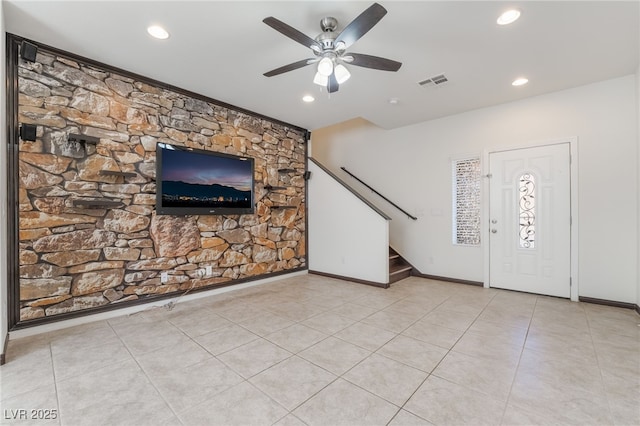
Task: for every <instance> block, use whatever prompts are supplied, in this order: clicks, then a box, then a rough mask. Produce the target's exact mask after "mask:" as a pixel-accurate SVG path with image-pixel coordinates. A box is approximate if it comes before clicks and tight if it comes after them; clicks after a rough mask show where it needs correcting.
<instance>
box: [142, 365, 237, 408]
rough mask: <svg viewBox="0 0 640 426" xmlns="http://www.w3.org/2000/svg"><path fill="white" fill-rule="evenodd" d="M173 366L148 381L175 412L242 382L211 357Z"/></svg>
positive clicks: (227, 368)
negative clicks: (194, 362) (189, 363)
mask: <svg viewBox="0 0 640 426" xmlns="http://www.w3.org/2000/svg"><path fill="white" fill-rule="evenodd" d="M181 367H182V366H180V365H176V366H175V367H174V368H170V369H166V370H165V371H164V373H163V374H154V375H152V376H151V377H150V378H151V382H152V383H153V384H154V386H155V387H156V389H158V391H159V392H160V394H161V395H162V397H163V398H164V399H165V401H167V403H168V404H169V406H170V407H171V408H172V409H173V411H174V412H175V413H180V412H183V411H185V410H187V409H189V408H191V407H193V406H195V405H197V404H199V403H201V402H203V401H206V400H207V399H209V398H211V397H213V396H214V395H217V394H219V393H221V392H224V391H225V390H227V389H229V388H231V387H233V386H235V385H237V384H238V383H241V382H243V381H244V379H243V378H242V377H240V376H239V375H238V374H236V373H235V372H233V371H232V370H231V369H230V368H229V367H227V366H225V365H224V364H223V363H221V362H220V361H218V360H217V359H215V358H213V357H211V358H209V359H207V360H205V361H202V362H199V363H197V364H192V365H189V366H186V367H182V368H181Z"/></svg>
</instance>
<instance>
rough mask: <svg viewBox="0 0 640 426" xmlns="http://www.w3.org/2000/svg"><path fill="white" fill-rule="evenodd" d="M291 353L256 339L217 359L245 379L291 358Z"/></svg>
mask: <svg viewBox="0 0 640 426" xmlns="http://www.w3.org/2000/svg"><path fill="white" fill-rule="evenodd" d="M291 355H292V354H291V352H289V351H286V350H284V349H282V348H281V347H279V346H276V345H274V344H273V343H271V342H269V341H267V340H264V339H258V340H254V341H253V342H250V343H247V344H246V345H243V346H240V347H238V348H236V349H234V350H231V351H229V352H225V353H223V354H222V355H219V356H218V359H219V360H220V361H222V362H224V363H225V364H226V365H228V366H229V367H231V368H232V369H233V370H234V371H235V372H236V373H238V374H240V375H241V376H242V377H244V378H245V379H248V378H249V377H252V376H255V375H256V374H258V373H260V372H261V371H263V370H266V369H267V368H269V367H271V366H272V365H275V364H277V363H279V362H280V361H283V360H285V359H287V358H289V357H290V356H291Z"/></svg>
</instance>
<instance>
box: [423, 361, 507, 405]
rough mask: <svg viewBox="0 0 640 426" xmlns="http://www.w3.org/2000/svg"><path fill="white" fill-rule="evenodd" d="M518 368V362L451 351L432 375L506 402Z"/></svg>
mask: <svg viewBox="0 0 640 426" xmlns="http://www.w3.org/2000/svg"><path fill="white" fill-rule="evenodd" d="M516 367H517V363H516V362H512V363H508V362H504V361H503V360H493V359H490V358H478V357H473V356H469V355H465V354H461V353H458V352H455V351H451V352H449V353H448V354H447V356H445V357H444V359H443V360H442V361H441V362H440V364H438V367H436V369H435V370H433V372H432V373H431V374H432V375H434V376H437V377H440V378H442V379H445V380H448V381H450V382H453V383H457V384H459V385H462V386H464V387H465V388H468V389H471V390H475V391H478V392H482V393H485V394H487V395H490V396H492V397H494V398H496V399H500V400H503V401H506V400H507V398H508V397H509V392H510V390H511V384H512V383H513V379H514V377H515V374H516Z"/></svg>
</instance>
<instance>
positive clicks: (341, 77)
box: [262, 3, 402, 93]
mask: <svg viewBox="0 0 640 426" xmlns="http://www.w3.org/2000/svg"><path fill="white" fill-rule="evenodd" d="M386 14H387V10H386V9H385V8H384V7H382V6H380V5H379V4H378V3H374V4H372V5H371V6H369V7H368V8H367V9H366V10H365V11H364V12H362V13H361V14H360V15H358V17H357V18H355V19H354V20H353V21H351V23H350V24H349V25H347V26H346V27H345V28H344V29H343V30H342V31H340V32H336V29H337V28H338V20H337V19H336V18H333V17H330V16H328V17H326V18H323V19H322V20H321V21H320V27H321V28H322V33H320V34H319V35H318V36H317V37H316V38H315V39H313V38H311V37H308V36H306V35H305V34H303V33H302V32H300V31H298V30H296V29H295V28H293V27H291V26H290V25H288V24H285V23H284V22H282V21H280V20H279V19H276V18H274V17H273V16H269V17H268V18H265V19H263V20H262V22H264V23H265V24H267V25H269V26H270V27H271V28H273V29H274V30H276V31H278V32H280V33H282V34H284V35H285V36H287V37H289V38H290V39H292V40H294V41H297V42H298V43H300V44H302V45H304V46H306V47H308V48H310V49H311V51H312V52H313V54H314V55H315V57H313V58H308V59H303V60H301V61H297V62H293V63H291V64H288V65H284V66H282V67H279V68H276V69H273V70H271V71H268V72H266V73H264V75H265V76H266V77H273V76H275V75H279V74H282V73H285V72H288V71H293V70H296V69H298V68H302V67H304V66H307V65H311V64H315V63H317V64H318V65H317V72H316V75H315V77H314V79H313V82H314V83H316V84H318V85H320V86H323V87H326V88H327V90H328V91H329V93H333V92H337V91H338V88H339V87H340V84H342V83H344V82H345V81H347V80H348V79H349V77H350V76H351V74H350V73H349V70H348V69H347V67H345V66H344V64H350V65H356V66H359V67H364V68H372V69H376V70H383V71H398V70H399V69H400V67H401V66H402V63H401V62H397V61H392V60H391V59H386V58H380V57H378V56H371V55H365V54H362V53H353V52H347V49H348V48H349V47H350V46H351V45H352V44H353V43H355V42H356V41H357V40H358V39H360V37H362V36H363V35H365V34H366V33H367V32H368V31H369V30H370V29H371V28H373V27H374V25H376V24H377V23H378V21H380V20H381V19H382V17H383V16H384V15H386Z"/></svg>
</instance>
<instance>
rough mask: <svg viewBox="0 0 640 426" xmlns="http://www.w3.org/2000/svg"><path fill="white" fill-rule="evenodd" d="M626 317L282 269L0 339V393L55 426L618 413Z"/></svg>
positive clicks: (625, 416)
mask: <svg viewBox="0 0 640 426" xmlns="http://www.w3.org/2000/svg"><path fill="white" fill-rule="evenodd" d="M239 323H242V326H241V325H239ZM303 323H304V324H303ZM639 323H640V316H639V315H638V314H637V313H636V312H634V311H632V310H629V309H621V308H614V307H610V306H601V305H594V304H588V303H575V302H570V301H568V300H563V299H558V298H552V297H545V296H536V295H531V294H524V293H517V292H511V291H503V290H498V289H484V288H480V287H474V286H468V285H458V284H452V283H445V282H439V281H435V280H430V279H424V278H417V277H410V278H408V279H405V280H402V281H400V282H398V283H394V284H393V285H392V286H391V287H390V288H389V289H381V288H375V287H370V286H363V285H360V284H356V283H351V282H347V281H341V280H338V279H332V278H327V277H323V276H317V275H304V276H296V277H291V278H284V279H281V280H278V281H273V282H271V283H269V284H268V285H263V286H255V287H249V288H245V289H242V290H237V291H230V292H227V293H223V294H218V295H215V296H211V297H206V298H202V299H198V300H194V301H182V302H181V303H178V304H175V305H173V308H172V309H170V310H169V309H167V308H165V307H164V305H163V304H162V303H158V304H157V306H152V307H151V308H149V309H146V310H144V311H142V312H139V313H136V314H132V315H128V316H127V315H123V316H121V317H117V318H112V319H109V320H108V321H96V322H94V323H89V324H85V325H82V326H76V327H71V328H67V329H62V330H58V331H54V332H49V333H44V334H41V335H37V336H32V337H25V338H21V339H11V340H10V341H9V346H8V351H7V354H6V355H7V363H6V364H5V365H3V366H2V367H0V382H1V385H0V405H2V408H3V409H5V407H6V408H9V409H10V410H11V409H14V410H15V409H16V408H17V409H20V408H36V409H38V408H42V409H58V410H59V412H58V415H59V418H58V419H55V420H53V421H52V422H51V423H47V422H43V421H38V424H52V425H63V426H68V425H71V426H73V425H80V426H85V425H89V426H91V425H102V424H122V425H134V424H135V425H136V426H138V425H145V424H149V425H154V426H163V425H165V426H168V425H171V426H173V425H176V426H190V425H193V426H201V425H203V424H216V425H218V424H224V425H225V426H226V425H229V426H236V425H242V426H244V425H253V424H269V425H272V424H278V425H280V426H288V425H291V426H293V425H303V424H311V425H313V424H322V425H327V426H328V425H331V426H333V425H345V426H365V425H366V426H369V425H378V424H380V425H394V426H397V425H413V424H421V425H423V424H445V425H448V424H455V425H459V424H474V425H475V424H499V423H500V422H501V424H503V425H511V424H513V425H564V424H571V425H581V426H582V425H591V424H592V425H609V424H611V425H624V426H629V425H632V424H633V425H634V424H640V410H639V409H638V407H640V361H639V360H640V327H638V324H639ZM312 326H313V327H312ZM314 327H315V328H314ZM381 327H382V328H381ZM251 330H252V331H253V332H252V331H251ZM321 330H323V331H321ZM398 331H400V332H401V334H399V335H398V334H397V332H398ZM332 333H333V335H331V334H332ZM258 334H261V335H262V336H263V337H260V336H259V335H258ZM374 352H375V353H374ZM294 353H296V354H297V356H294V355H293V354H294ZM428 374H431V375H430V376H428ZM341 375H344V377H339V376H341ZM336 377H338V378H336ZM425 377H426V379H424V378H425ZM247 378H248V380H249V381H250V382H253V383H255V385H256V386H259V387H260V388H258V387H256V386H254V385H253V384H252V383H250V382H248V381H247ZM423 379H424V380H423ZM418 381H420V383H422V384H420V383H418ZM510 384H511V385H510ZM415 387H417V389H415ZM412 388H413V389H412ZM414 389H415V392H414V391H413V390H414ZM407 398H408V401H407ZM507 398H508V399H507ZM405 401H406V404H404V406H403V403H404V402H405ZM58 404H59V406H58ZM396 404H397V405H396ZM36 405H37V407H36ZM401 406H402V409H400V407H401ZM291 410H293V413H291V412H290V411H291ZM0 411H3V410H0ZM14 412H15V411H14ZM9 413H11V411H10V412H9ZM0 414H3V413H0ZM178 416H179V418H178ZM0 424H29V425H31V424H35V423H34V422H33V421H29V422H28V423H20V422H17V423H16V422H14V421H10V419H0Z"/></svg>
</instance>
